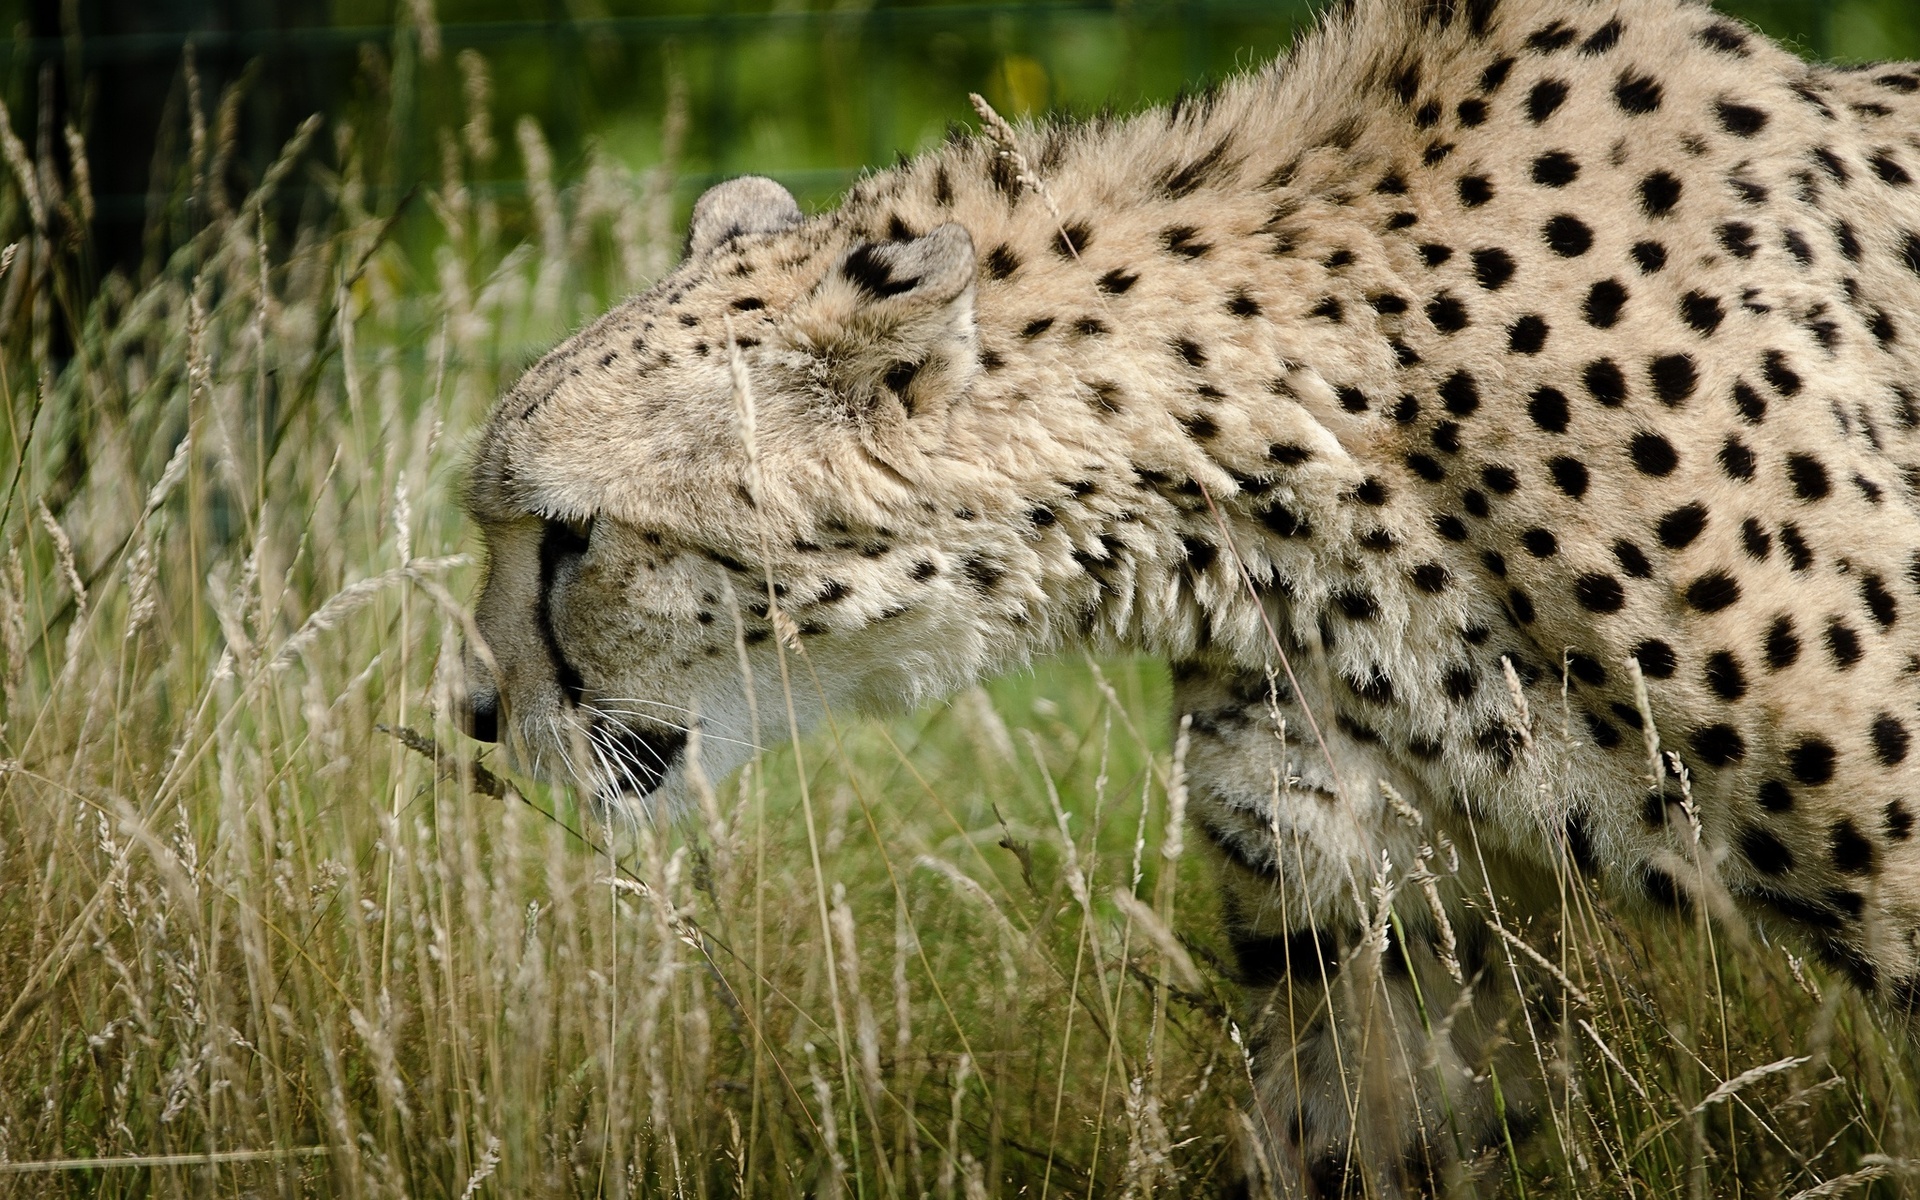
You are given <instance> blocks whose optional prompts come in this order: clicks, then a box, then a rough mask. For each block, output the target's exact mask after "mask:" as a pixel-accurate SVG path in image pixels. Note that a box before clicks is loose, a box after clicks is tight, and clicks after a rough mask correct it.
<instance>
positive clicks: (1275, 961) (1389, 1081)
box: [1176, 666, 1552, 1197]
mask: <svg viewBox="0 0 1920 1200" xmlns="http://www.w3.org/2000/svg"><path fill="white" fill-rule="evenodd" d="M1176 702H1177V704H1178V706H1179V708H1178V711H1180V712H1183V713H1186V714H1189V718H1190V721H1191V731H1190V735H1189V737H1190V743H1189V748H1188V751H1187V759H1186V762H1187V771H1188V779H1189V790H1190V794H1191V801H1190V805H1191V807H1190V810H1189V811H1190V813H1191V814H1192V817H1193V820H1194V824H1195V825H1196V826H1197V828H1198V829H1199V830H1200V831H1201V832H1203V833H1204V834H1205V841H1206V842H1207V843H1208V844H1210V845H1211V846H1212V848H1213V850H1214V856H1215V858H1216V859H1217V863H1218V868H1219V872H1220V879H1221V884H1222V888H1223V908H1224V910H1225V917H1226V922H1227V927H1228V932H1229V935H1230V937H1231V940H1232V944H1233V949H1234V953H1235V956H1236V958H1237V960H1238V965H1239V968H1240V972H1241V978H1242V982H1243V984H1244V985H1245V987H1246V989H1247V995H1248V999H1249V1010H1250V1011H1249V1013H1248V1016H1247V1022H1246V1026H1245V1030H1246V1037H1245V1043H1246V1046H1247V1049H1248V1067H1249V1072H1250V1075H1251V1082H1252V1090H1253V1096H1254V1099H1253V1104H1252V1105H1251V1107H1250V1110H1249V1118H1250V1121H1251V1124H1252V1126H1253V1131H1254V1138H1253V1141H1252V1142H1251V1143H1250V1144H1249V1145H1248V1146H1247V1147H1246V1154H1245V1157H1244V1161H1243V1168H1242V1169H1243V1171H1244V1174H1245V1177H1246V1186H1247V1188H1248V1191H1249V1193H1250V1194H1252V1195H1260V1194H1262V1193H1263V1192H1271V1193H1273V1194H1276V1195H1281V1196H1296V1195H1297V1196H1324V1197H1334V1196H1347V1195H1372V1196H1399V1195H1420V1194H1431V1193H1433V1192H1435V1191H1438V1190H1441V1189H1442V1188H1443V1186H1444V1184H1445V1182H1446V1181H1447V1179H1448V1178H1449V1176H1450V1175H1451V1174H1452V1173H1453V1172H1455V1171H1456V1170H1457V1169H1458V1168H1460V1167H1462V1166H1464V1165H1466V1164H1469V1163H1471V1162H1473V1161H1474V1160H1476V1159H1479V1158H1481V1157H1482V1156H1483V1155H1484V1154H1485V1153H1486V1151H1488V1150H1489V1149H1492V1148H1498V1147H1501V1146H1503V1145H1504V1144H1505V1143H1506V1141H1507V1140H1508V1138H1509V1136H1510V1135H1511V1131H1513V1130H1515V1129H1524V1128H1526V1127H1527V1126H1528V1125H1529V1124H1530V1123H1531V1121H1532V1117H1531V1107H1532V1106H1531V1103H1530V1099H1531V1096H1532V1093H1533V1090H1534V1089H1532V1088H1531V1087H1529V1086H1528V1085H1527V1084H1526V1083H1524V1082H1523V1079H1524V1078H1525V1076H1526V1072H1523V1071H1521V1070H1519V1069H1518V1066H1519V1063H1518V1062H1516V1061H1514V1060H1515V1059H1516V1058H1518V1057H1521V1055H1520V1053H1519V1052H1520V1051H1521V1049H1522V1047H1521V1045H1520V1042H1521V1040H1523V1039H1522V1038H1520V1037H1517V1036H1516V1032H1517V1031H1516V1029H1515V1026H1516V1024H1517V1023H1519V1022H1520V1021H1523V1020H1524V1019H1525V1015H1524V1014H1520V1013H1518V1012H1517V1005H1516V1001H1515V993H1514V991H1513V989H1512V987H1511V985H1510V977H1509V976H1508V974H1507V973H1506V971H1507V965H1508V964H1507V962H1506V960H1505V959H1504V958H1502V957H1500V956H1498V955H1497V954H1496V953H1495V951H1496V946H1495V945H1494V942H1493V937H1492V935H1491V932H1490V930H1489V928H1488V926H1487V924H1486V922H1485V920H1484V918H1483V916H1482V914H1483V913H1484V912H1485V911H1486V906H1485V903H1484V901H1477V900H1476V896H1477V895H1479V894H1481V893H1483V892H1484V890H1485V888H1484V884H1485V881H1484V880H1483V879H1482V878H1481V872H1480V871H1479V858H1478V856H1475V858H1474V862H1473V864H1472V865H1470V866H1468V867H1467V869H1465V870H1461V869H1460V866H1461V864H1460V863H1459V861H1458V858H1459V856H1458V853H1457V851H1455V849H1454V843H1453V840H1452V839H1451V838H1449V837H1448V836H1447V835H1446V833H1445V831H1443V830H1441V829H1439V828H1437V827H1436V826H1435V822H1434V820H1433V819H1432V818H1431V817H1430V816H1428V815H1427V814H1424V813H1422V812H1420V811H1419V810H1418V809H1417V808H1415V807H1414V805H1413V804H1412V803H1409V801H1408V800H1407V799H1406V797H1408V796H1415V795H1416V793H1415V792H1414V790H1413V784H1412V783H1411V781H1409V780H1406V779H1404V778H1400V779H1396V773H1395V772H1394V771H1393V770H1392V769H1391V767H1390V765H1388V764H1385V763H1383V761H1382V756H1380V755H1378V753H1377V752H1376V751H1374V750H1373V749H1372V748H1370V747H1367V746H1365V745H1363V744H1360V743H1358V742H1356V741H1355V740H1354V739H1353V738H1351V737H1349V736H1348V735H1346V734H1345V733H1343V732H1342V731H1340V730H1338V729H1334V728H1330V727H1326V726H1322V727H1321V728H1320V730H1319V731H1318V732H1317V733H1316V731H1315V730H1314V728H1313V726H1312V725H1311V724H1309V723H1308V721H1307V720H1306V714H1305V712H1304V711H1303V710H1302V708H1301V707H1300V706H1299V705H1298V704H1297V703H1296V702H1295V699H1294V697H1293V695H1292V691H1291V689H1290V688H1289V687H1288V686H1287V685H1286V684H1285V683H1284V682H1283V681H1282V680H1281V679H1279V678H1269V677H1265V676H1257V675H1250V674H1232V673H1224V672H1220V673H1217V672H1212V671H1208V670H1205V669H1202V668H1195V667H1191V666H1189V667H1183V668H1180V669H1178V670H1177V671H1176ZM1323 739H1324V747H1323V744H1322V742H1323ZM1383 784H1384V786H1383ZM1463 877H1464V878H1463ZM1468 880H1471V884H1469V883H1468V882H1467V881H1468ZM1528 990H1529V991H1530V992H1532V991H1533V989H1532V988H1531V987H1529V989H1528ZM1536 995H1537V993H1536ZM1551 1008H1552V1005H1551V1004H1542V1005H1536V1006H1535V1012H1536V1014H1538V1013H1544V1012H1546V1011H1549V1010H1550V1009H1551ZM1533 1033H1534V1035H1535V1036H1539V1035H1540V1033H1541V1030H1539V1028H1538V1022H1537V1021H1536V1028H1535V1030H1534V1031H1533Z"/></svg>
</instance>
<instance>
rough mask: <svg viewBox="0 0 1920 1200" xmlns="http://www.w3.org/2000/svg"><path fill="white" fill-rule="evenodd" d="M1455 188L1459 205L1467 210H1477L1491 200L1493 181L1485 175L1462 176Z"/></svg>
mask: <svg viewBox="0 0 1920 1200" xmlns="http://www.w3.org/2000/svg"><path fill="white" fill-rule="evenodd" d="M1456 188H1457V190H1458V192H1459V194H1460V203H1461V204H1463V205H1465V206H1466V207H1468V208H1479V207H1481V206H1482V205H1484V204H1487V203H1488V202H1489V201H1491V200H1492V199H1493V194H1494V190H1493V181H1492V180H1491V179H1488V178H1487V177H1486V176H1485V175H1462V176H1461V177H1460V182H1459V183H1458V184H1457V185H1456Z"/></svg>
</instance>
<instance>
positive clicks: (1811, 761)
mask: <svg viewBox="0 0 1920 1200" xmlns="http://www.w3.org/2000/svg"><path fill="white" fill-rule="evenodd" d="M1834 758H1835V755H1834V750H1833V747H1832V746H1830V745H1828V744H1827V743H1826V742H1825V741H1824V740H1822V739H1820V738H1817V737H1809V738H1803V739H1801V741H1800V743H1799V744H1798V745H1796V746H1794V748H1793V749H1792V750H1791V751H1789V752H1788V754H1787V769H1788V770H1790V771H1792V772H1793V777H1794V778H1795V779H1797V780H1799V781H1800V782H1801V783H1803V784H1806V785H1807V786H1808V787H1819V786H1820V785H1821V784H1824V783H1827V782H1829V781H1831V780H1832V779H1833V763H1834Z"/></svg>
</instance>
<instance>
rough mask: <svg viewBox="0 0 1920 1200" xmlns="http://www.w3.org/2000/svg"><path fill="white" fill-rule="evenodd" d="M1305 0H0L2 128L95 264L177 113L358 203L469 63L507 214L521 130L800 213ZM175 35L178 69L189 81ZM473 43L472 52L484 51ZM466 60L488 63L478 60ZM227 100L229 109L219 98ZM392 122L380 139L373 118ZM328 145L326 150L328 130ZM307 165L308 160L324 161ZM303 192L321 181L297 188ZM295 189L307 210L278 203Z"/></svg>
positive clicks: (578, 167)
mask: <svg viewBox="0 0 1920 1200" xmlns="http://www.w3.org/2000/svg"><path fill="white" fill-rule="evenodd" d="M1317 6H1318V5H1317V2H1310V0H1266V2H1260V0H1107V2H1090V0H1025V2H1017V3H965V2H962V3H937V2H936V3H900V2H884V0H882V2H876V0H831V2H823V0H771V2H768V0H279V2H278V3H260V2H257V0H253V2H249V0H30V2H27V3H21V2H20V0H12V2H11V3H9V4H7V5H0V9H7V10H10V11H9V12H8V15H9V16H10V17H11V20H10V21H9V27H10V28H11V30H12V33H13V44H12V53H11V59H10V62H9V64H8V69H7V75H6V83H5V89H4V93H0V94H4V96H5V97H6V99H7V102H8V105H9V108H10V110H11V112H10V115H11V118H12V122H13V125H14V128H15V130H16V131H17V132H18V133H19V134H20V135H21V136H22V137H23V138H24V139H26V141H27V142H28V143H29V145H32V144H33V142H34V141H35V139H36V137H38V138H39V139H40V140H41V141H42V142H43V144H47V146H48V148H49V149H50V150H51V151H52V152H53V153H54V154H55V156H58V155H60V154H61V153H63V152H64V147H63V145H62V140H63V139H62V137H61V130H62V128H63V126H65V125H66V124H69V123H71V124H73V125H74V126H75V127H76V128H78V129H79V130H81V131H82V132H83V133H84V134H85V136H86V139H87V143H88V145H89V147H90V150H89V157H90V158H91V159H92V160H93V174H94V183H95V189H94V190H95V192H96V194H97V196H98V207H99V213H98V224H97V226H96V241H95V253H96V255H97V256H98V259H99V261H100V263H101V265H102V266H116V265H117V266H123V267H129V268H132V267H135V266H136V264H137V263H139V261H140V260H141V257H142V250H143V248H144V249H145V250H146V251H147V256H146V257H147V259H148V266H149V269H151V266H152V259H153V255H154V254H155V253H157V251H158V249H159V247H160V245H161V244H162V243H164V242H165V241H166V240H167V238H166V231H165V230H164V229H159V228H157V227H156V222H158V221H159V220H160V217H161V215H162V214H161V213H160V212H159V211H158V210H159V208H161V207H163V206H164V205H165V203H166V197H167V196H168V194H169V191H170V189H169V187H168V186H167V184H169V183H170V182H172V179H173V177H175V176H177V175H178V173H179V172H181V171H182V170H184V164H185V162H186V160H187V158H188V156H189V155H190V154H191V152H192V146H191V142H192V136H193V134H192V124H193V123H192V120H191V113H192V109H193V108H194V107H195V106H196V104H197V107H198V108H199V110H200V111H201V114H202V120H204V121H205V122H206V123H207V127H208V129H209V130H210V133H209V136H211V137H213V138H216V139H217V138H219V137H221V136H222V129H223V128H224V129H225V136H228V137H229V138H230V139H231V144H232V146H233V153H232V154H231V156H230V159H231V161H230V162H229V164H228V170H230V171H231V172H232V174H233V175H234V178H233V180H232V183H233V184H234V186H235V187H236V188H244V187H245V186H246V185H247V184H248V183H249V182H250V181H251V178H252V177H253V176H255V175H257V173H258V172H259V171H260V170H261V169H263V168H264V166H265V164H266V163H267V162H269V161H270V160H271V158H272V156H273V154H274V153H275V152H276V150H277V149H278V148H279V146H280V145H281V143H282V142H283V141H284V139H285V138H286V137H287V135H288V134H289V133H290V132H291V131H292V129H293V128H294V127H295V125H296V124H297V123H298V122H299V120H300V119H301V118H302V117H304V116H305V115H306V114H307V113H309V112H315V111H318V112H322V113H325V114H327V115H328V116H329V117H330V118H333V119H334V120H333V125H334V128H335V129H339V128H343V127H347V126H350V127H352V128H353V129H355V130H357V131H361V132H360V133H359V134H358V135H357V136H359V137H360V139H361V140H360V141H359V142H357V143H355V144H354V145H353V146H351V147H349V146H345V145H339V144H336V145H335V146H334V147H333V150H334V151H335V153H336V155H339V154H345V153H349V152H353V151H357V152H359V153H361V154H363V155H365V156H366V163H367V165H368V167H369V168H371V169H369V170H368V172H367V174H368V177H369V178H370V179H372V180H374V181H375V186H374V187H373V188H372V189H371V190H370V193H369V195H368V196H367V197H366V201H367V204H368V207H369V208H371V209H373V210H374V211H376V212H377V211H381V210H382V209H386V208H391V207H393V206H395V205H397V204H398V203H399V202H400V199H401V198H402V197H404V196H406V195H407V193H408V191H409V189H411V188H413V187H414V186H415V185H416V184H426V185H431V184H432V183H433V182H435V180H436V177H437V176H438V174H439V169H440V168H439V164H440V161H441V158H442V149H441V147H440V146H439V145H438V144H436V143H435V142H434V140H433V139H432V138H431V137H429V136H427V135H426V134H424V133H422V132H421V131H430V130H439V129H446V130H459V129H461V128H462V127H463V126H464V125H465V124H466V123H467V112H468V104H469V100H470V98H471V97H472V95H473V89H474V88H475V87H476V86H480V85H479V84H478V83H477V82H476V81H477V80H478V79H479V78H480V77H481V76H484V89H483V90H484V91H485V92H486V93H487V100H488V104H489V107H490V109H491V112H492V118H493V119H492V123H491V126H490V128H488V129H478V130H472V131H470V132H471V133H472V134H473V135H474V136H477V137H479V138H481V142H482V145H483V147H487V146H490V147H491V149H492V150H493V153H492V155H491V157H490V158H488V157H487V156H485V155H478V156H476V157H477V158H480V159H481V160H482V163H481V165H482V166H483V167H484V168H485V169H486V170H487V171H490V172H491V175H492V185H491V186H492V187H493V189H494V190H495V192H496V194H498V195H499V196H500V197H501V199H502V200H503V202H504V203H503V211H505V212H507V213H508V214H509V219H512V216H511V214H512V212H513V211H514V209H515V208H516V206H515V205H514V204H513V199H514V197H516V196H518V195H519V194H520V193H521V192H522V191H523V189H524V187H525V184H524V182H523V180H524V179H525V178H526V176H527V174H528V172H527V168H526V164H525V162H524V161H523V155H522V152H521V149H520V147H519V145H518V142H517V139H516V137H515V127H516V124H517V122H518V120H519V118H520V117H522V116H530V117H532V118H533V119H534V120H535V121H536V122H538V124H539V126H540V128H541V130H542V131H543V132H544V135H545V140H546V142H547V144H548V145H549V146H550V147H551V153H552V157H553V167H554V172H555V175H556V177H557V179H558V180H559V182H561V183H562V184H563V185H564V183H565V182H567V181H568V180H570V179H573V178H577V177H578V176H579V175H580V174H581V172H582V171H583V170H584V169H585V167H586V164H587V163H588V162H589V161H590V160H591V156H592V153H593V151H594V149H595V148H596V147H597V148H598V150H599V152H600V153H601V155H602V156H603V160H604V161H612V162H617V163H622V164H625V165H626V166H627V167H629V168H632V169H635V170H638V169H643V168H646V167H648V166H649V165H651V164H654V163H657V162H659V161H660V160H661V159H662V158H663V157H664V158H667V159H670V160H671V161H672V167H673V170H674V185H673V186H674V189H675V197H676V200H677V202H678V207H679V211H680V212H681V213H684V211H685V208H686V206H688V205H689V204H690V203H691V201H692V198H693V196H694V195H695V194H696V193H697V192H698V190H699V189H700V188H701V187H703V186H705V185H706V184H708V183H710V182H712V181H713V180H715V179H719V178H722V177H725V176H727V175H731V174H737V173H740V172H744V171H749V170H752V171H757V172H763V173H766V174H770V175H772V176H774V177H775V178H777V179H780V180H781V181H782V182H784V183H786V184H787V185H788V186H789V187H791V188H792V189H793V190H794V191H795V192H796V194H798V195H799V196H800V197H801V198H802V200H803V202H805V203H809V204H812V205H819V204H822V203H826V202H828V201H830V200H831V198H832V196H833V195H834V194H835V193H837V192H838V191H839V190H841V189H842V188H843V187H844V186H845V185H846V184H847V182H848V181H849V180H850V179H851V178H853V176H854V175H855V174H856V173H857V172H858V171H859V170H860V169H861V168H863V167H869V166H874V165H878V164H884V163H887V162H889V161H891V160H892V159H893V158H894V157H895V156H896V155H898V154H912V153H913V152H915V151H916V150H919V149H922V148H924V147H926V146H928V145H930V144H931V143H933V142H934V141H936V140H937V139H939V138H940V137H941V136H942V134H943V132H944V130H945V129H946V127H947V124H948V123H949V122H952V121H962V122H971V120H972V113H971V111H970V110H969V108H968V105H967V98H966V97H967V93H968V92H970V91H978V92H982V93H984V94H985V95H986V96H987V97H988V98H989V99H990V100H992V101H993V102H994V104H995V105H996V106H997V107H999V108H1000V109H1001V111H1002V112H1005V113H1008V114H1010V115H1011V114H1027V113H1036V112H1041V111H1046V110H1060V111H1066V112H1070V113H1085V112H1090V111H1095V110H1099V109H1102V108H1108V107H1111V108H1115V109H1118V110H1122V111H1125V110H1128V109H1132V108H1136V107H1138V106H1140V105H1143V104H1148V103H1152V102H1154V101H1160V100H1165V99H1167V98H1169V97H1171V96H1173V95H1174V94H1176V93H1177V92H1178V91H1180V90H1181V89H1183V88H1193V87H1196V86H1200V85H1203V84H1204V83H1205V82H1206V81H1208V80H1213V79H1218V78H1220V77H1222V76H1224V75H1226V74H1229V73H1231V72H1233V71H1235V70H1239V69H1243V68H1246V67H1249V66H1251V65H1254V64H1257V63H1260V62H1262V61H1264V60H1265V59H1267V58H1269V57H1271V56H1272V55H1273V54H1275V53H1276V52H1277V51H1278V50H1280V49H1281V48H1282V47H1284V46H1285V45H1286V44H1287V43H1288V41H1289V40H1290V39H1291V38H1292V37H1293V35H1294V33H1295V32H1296V30H1298V29H1299V28H1300V27H1301V25H1302V24H1303V23H1304V22H1307V21H1310V20H1311V19H1312V14H1313V11H1314V9H1315V8H1316V7H1317ZM1720 7H1721V8H1723V9H1725V10H1726V11H1727V12H1730V13H1733V14H1735V15H1737V16H1740V17H1743V18H1745V19H1747V20H1750V21H1753V22H1755V23H1756V24H1758V25H1760V26H1761V27H1762V28H1764V29H1765V30H1766V31H1767V32H1769V33H1771V34H1773V35H1774V36H1775V37H1779V38H1782V39H1784V40H1786V41H1787V42H1789V43H1790V44H1791V45H1793V46H1794V47H1795V48H1796V49H1797V50H1799V51H1800V52H1802V53H1804V54H1807V55H1810V56H1815V57H1821V58H1830V59H1835V60H1840V61H1863V60H1874V59H1886V58H1903V57H1916V58H1920V3H1916V0H1726V2H1724V3H1722V4H1721V5H1720ZM189 45H190V46H191V47H192V61H193V63H194V68H195V69H194V72H193V76H194V77H195V78H197V81H198V85H199V86H198V88H197V95H196V94H194V93H195V90H196V89H195V88H194V87H193V86H192V80H191V79H190V78H189V76H188V73H187V72H185V71H184V70H183V64H184V62H185V61H186V56H185V54H184V53H183V52H184V50H185V48H186V47H188V46H189ZM476 55H477V56H478V59H476V58H475V56H476ZM476 66H479V67H481V68H483V69H481V70H478V71H476ZM224 96H232V97H233V100H232V102H231V112H230V113H228V114H225V117H224V119H225V120H226V121H227V124H226V125H225V126H223V125H222V121H223V113H222V109H221V105H222V99H223V97H224ZM372 130H391V131H395V132H393V133H391V134H390V135H383V136H379V137H377V138H375V140H374V141H371V142H370V141H368V140H367V139H369V138H373V137H374V136H375V135H372V134H369V133H367V132H366V131H372ZM338 140H339V139H336V141H338ZM324 157H325V156H324V155H323V161H324ZM307 188H308V190H309V191H320V190H323V189H321V188H320V187H319V185H318V184H317V183H315V182H313V181H312V180H309V181H308V185H307ZM292 195H293V199H292V200H290V201H289V203H295V204H297V203H299V202H300V193H299V191H297V190H296V191H295V192H294V193H293V194H292Z"/></svg>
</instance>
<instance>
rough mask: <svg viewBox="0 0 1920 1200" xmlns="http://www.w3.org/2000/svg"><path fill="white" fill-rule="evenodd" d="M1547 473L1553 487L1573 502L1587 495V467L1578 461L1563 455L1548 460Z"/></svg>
mask: <svg viewBox="0 0 1920 1200" xmlns="http://www.w3.org/2000/svg"><path fill="white" fill-rule="evenodd" d="M1547 473H1548V474H1549V475H1550V476H1552V478H1553V484H1554V486H1555V487H1557V488H1559V489H1560V490H1561V491H1562V492H1564V493H1565V494H1567V495H1568V496H1571V497H1573V498H1574V499H1575V500H1578V499H1579V498H1580V497H1582V496H1584V495H1586V494H1587V486H1588V473H1587V466H1586V464H1585V463H1583V462H1581V461H1580V460H1579V459H1577V458H1568V457H1566V456H1564V455H1562V456H1559V457H1555V458H1551V459H1548V460H1547Z"/></svg>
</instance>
